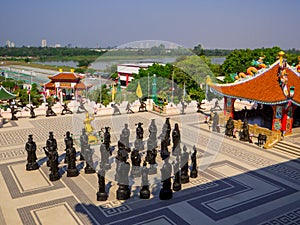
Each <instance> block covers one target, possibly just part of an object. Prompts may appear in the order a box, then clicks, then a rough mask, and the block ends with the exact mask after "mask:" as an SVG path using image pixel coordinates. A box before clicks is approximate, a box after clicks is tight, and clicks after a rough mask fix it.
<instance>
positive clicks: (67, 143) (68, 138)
mask: <svg viewBox="0 0 300 225" xmlns="http://www.w3.org/2000/svg"><path fill="white" fill-rule="evenodd" d="M64 142H65V146H66V148H65V152H66V156H65V160H64V163H68V153H69V152H70V151H68V149H69V148H72V147H73V138H72V137H71V133H70V131H67V132H66V135H65V139H64Z"/></svg>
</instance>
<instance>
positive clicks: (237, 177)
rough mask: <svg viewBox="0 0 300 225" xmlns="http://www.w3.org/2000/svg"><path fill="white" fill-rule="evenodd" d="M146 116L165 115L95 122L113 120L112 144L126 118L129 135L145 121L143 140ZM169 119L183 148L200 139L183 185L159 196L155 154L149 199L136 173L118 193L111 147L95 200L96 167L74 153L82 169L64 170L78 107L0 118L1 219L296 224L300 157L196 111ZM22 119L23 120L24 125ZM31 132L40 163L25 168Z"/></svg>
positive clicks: (12, 221)
mask: <svg viewBox="0 0 300 225" xmlns="http://www.w3.org/2000/svg"><path fill="white" fill-rule="evenodd" d="M112 118H113V119H112ZM150 119H155V120H156V124H157V126H158V135H159V134H160V131H161V128H162V125H163V123H164V121H165V117H163V116H160V115H158V114H153V113H135V114H132V115H120V116H114V117H109V116H106V117H96V118H95V121H94V124H93V125H94V127H95V129H96V130H98V129H100V128H102V127H104V126H110V127H111V128H112V130H111V134H112V146H114V145H116V142H117V140H118V138H119V134H120V131H121V129H123V127H124V123H128V124H129V128H130V129H131V136H130V140H131V142H132V141H134V139H135V127H136V126H135V124H137V123H138V122H142V123H143V127H144V130H145V134H144V140H147V137H148V134H149V133H148V126H149V122H150ZM25 120H26V121H25ZM170 121H171V125H172V128H173V127H174V123H178V124H179V127H180V131H181V137H182V143H181V145H182V146H183V145H186V146H187V148H188V152H190V151H192V146H193V145H196V146H197V150H198V158H197V163H198V177H197V178H190V182H189V183H187V184H182V190H181V191H179V192H174V193H173V198H172V199H170V200H167V201H161V200H159V197H158V196H159V191H160V189H161V182H160V171H159V169H160V168H161V166H162V160H161V159H160V156H159V154H158V158H157V162H158V173H157V174H156V175H150V176H149V180H150V184H151V185H150V190H151V198H150V199H149V200H142V199H140V198H139V190H140V188H139V185H137V184H139V181H137V180H136V179H133V178H130V182H131V184H132V185H131V197H130V199H128V200H126V201H119V200H117V199H116V190H117V188H118V185H117V184H116V182H115V181H114V171H113V168H115V162H114V158H113V157H114V156H115V154H116V151H114V152H113V156H112V157H111V159H110V160H111V162H112V169H111V171H109V172H108V174H107V176H106V183H107V187H106V189H107V191H108V193H109V197H108V200H107V201H105V202H98V201H97V200H96V193H97V191H98V190H97V189H98V180H97V175H96V174H85V173H84V169H83V167H84V162H81V161H79V160H77V168H78V169H79V170H80V175H79V176H77V177H72V178H70V177H67V176H66V165H65V164H64V163H63V157H64V143H63V138H64V134H65V132H66V131H67V130H70V131H72V133H74V134H75V136H76V134H77V133H78V132H80V130H81V128H82V126H83V125H82V118H81V116H80V115H75V116H74V115H73V116H72V115H67V116H64V117H62V116H58V117H55V118H42V117H41V118H37V119H33V120H29V119H21V120H19V121H16V123H15V124H14V126H13V127H8V126H7V127H5V126H4V128H1V129H0V187H1V192H0V200H1V201H0V224H1V225H2V224H3V225H5V224H8V225H10V224H12V225H18V224H26V225H30V224H51V225H53V224H114V225H115V224H120V225H121V224H122V225H124V224H147V225H154V224H159V225H165V224H195V225H196V224H205V225H210V224H220V225H227V224H230V225H233V224H239V225H242V224H243V225H244V224H246V225H247V224H265V225H267V224H268V225H269V224H270V225H271V224H289V225H291V224H300V207H299V206H300V193H299V189H300V171H299V168H300V165H299V160H298V159H297V157H296V156H295V157H292V156H286V155H284V154H282V153H278V152H274V151H273V150H264V149H262V148H259V147H257V146H255V145H253V144H248V143H241V142H240V141H237V140H233V139H230V138H226V137H224V136H223V135H222V134H215V133H210V132H209V131H208V127H206V126H205V125H204V124H201V123H200V122H201V121H203V118H202V117H201V116H200V115H199V114H188V115H183V116H171V118H170ZM25 123H26V124H27V126H24V125H22V124H25ZM49 131H53V132H54V135H55V137H56V138H57V141H58V144H59V154H60V159H59V161H60V173H61V175H62V178H61V179H60V180H59V181H55V182H51V181H49V179H48V174H49V168H48V167H47V166H46V158H45V155H44V153H43V150H42V147H43V146H44V145H45V142H46V139H47V138H48V133H49ZM29 134H33V137H34V140H35V141H36V143H37V146H38V151H37V156H38V163H39V165H40V169H39V170H36V171H26V170H25V164H26V151H25V150H24V145H25V142H26V141H27V136H28V135H29ZM290 140H296V139H295V138H293V137H290ZM293 142H294V144H295V143H296V144H297V141H293ZM170 148H171V146H170ZM170 148H169V150H170ZM76 149H77V151H79V148H78V147H77V146H76ZM95 151H98V147H96V146H95ZM95 155H96V154H95ZM143 157H144V155H143Z"/></svg>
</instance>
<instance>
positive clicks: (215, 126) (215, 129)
mask: <svg viewBox="0 0 300 225" xmlns="http://www.w3.org/2000/svg"><path fill="white" fill-rule="evenodd" d="M212 131H213V132H218V133H220V127H219V115H218V113H217V112H215V113H214V118H213V123H212Z"/></svg>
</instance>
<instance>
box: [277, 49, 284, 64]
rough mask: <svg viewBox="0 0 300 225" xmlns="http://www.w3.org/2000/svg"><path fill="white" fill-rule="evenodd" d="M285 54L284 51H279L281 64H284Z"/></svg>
mask: <svg viewBox="0 0 300 225" xmlns="http://www.w3.org/2000/svg"><path fill="white" fill-rule="evenodd" d="M284 55H285V53H284V51H280V52H279V53H278V56H279V65H280V66H282V61H283V56H284Z"/></svg>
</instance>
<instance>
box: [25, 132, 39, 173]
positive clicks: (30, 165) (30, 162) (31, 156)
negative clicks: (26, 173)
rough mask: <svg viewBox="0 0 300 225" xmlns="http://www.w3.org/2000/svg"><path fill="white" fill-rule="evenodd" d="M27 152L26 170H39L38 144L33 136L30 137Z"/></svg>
mask: <svg viewBox="0 0 300 225" xmlns="http://www.w3.org/2000/svg"><path fill="white" fill-rule="evenodd" d="M25 150H26V151H27V164H26V170H37V169H38V168H39V165H38V163H37V162H36V160H37V157H36V143H35V142H34V141H33V138H32V134H30V135H28V141H27V142H26V144H25Z"/></svg>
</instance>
